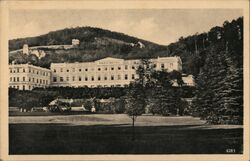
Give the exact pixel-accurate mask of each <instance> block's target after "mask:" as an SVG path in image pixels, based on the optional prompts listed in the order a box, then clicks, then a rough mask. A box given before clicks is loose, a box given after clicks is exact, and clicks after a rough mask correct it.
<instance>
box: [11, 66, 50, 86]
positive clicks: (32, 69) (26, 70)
mask: <svg viewBox="0 0 250 161" xmlns="http://www.w3.org/2000/svg"><path fill="white" fill-rule="evenodd" d="M50 85H51V71H50V70H49V69H46V68H41V67H38V66H34V65H30V64H10V65H9V87H10V88H16V89H19V90H32V89H33V88H35V87H42V88H46V87H49V86H50Z"/></svg>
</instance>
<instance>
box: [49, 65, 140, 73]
mask: <svg viewBox="0 0 250 161" xmlns="http://www.w3.org/2000/svg"><path fill="white" fill-rule="evenodd" d="M121 69H122V68H121V67H117V70H121ZM124 69H125V70H127V69H128V66H127V65H125V66H124ZM131 69H135V66H131ZM102 70H104V71H107V70H115V67H110V68H108V67H102V68H101V67H99V68H97V71H102ZM59 71H60V72H65V71H66V72H75V71H76V69H75V68H71V71H70V70H69V69H66V70H65V69H64V68H60V70H57V69H54V70H53V72H54V73H56V72H59ZM77 71H78V72H82V71H85V72H87V71H89V68H85V69H81V68H79V69H78V70H77ZM91 71H94V68H91Z"/></svg>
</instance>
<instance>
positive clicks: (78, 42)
mask: <svg viewBox="0 0 250 161" xmlns="http://www.w3.org/2000/svg"><path fill="white" fill-rule="evenodd" d="M79 44H80V41H79V40H78V39H72V45H73V46H78V45H79Z"/></svg>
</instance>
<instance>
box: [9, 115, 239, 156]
mask: <svg viewBox="0 0 250 161" xmlns="http://www.w3.org/2000/svg"><path fill="white" fill-rule="evenodd" d="M9 122H10V125H9V136H10V140H9V142H10V148H9V152H10V154H225V153H228V151H230V150H229V149H233V152H232V151H231V152H232V153H236V154H239V153H242V143H243V129H242V126H236V125H234V126H232V125H207V124H205V122H204V121H202V120H200V119H199V118H193V117H162V116H140V117H138V119H137V121H136V130H135V131H136V136H135V138H136V139H135V140H134V141H133V140H132V139H131V138H132V135H131V132H132V128H131V119H130V118H129V117H128V116H126V115H124V114H119V115H118V114H117V115H116V114H115V115H114V114H113V115H112V114H109V115H108V114H106V115H105V114H94V115H69V116H59V115H58V116H16V117H10V118H9Z"/></svg>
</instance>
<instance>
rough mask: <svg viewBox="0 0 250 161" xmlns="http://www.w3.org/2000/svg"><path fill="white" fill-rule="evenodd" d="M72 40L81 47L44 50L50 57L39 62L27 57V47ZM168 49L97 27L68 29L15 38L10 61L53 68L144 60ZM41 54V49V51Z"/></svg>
mask: <svg viewBox="0 0 250 161" xmlns="http://www.w3.org/2000/svg"><path fill="white" fill-rule="evenodd" d="M72 39H78V40H80V45H79V46H78V47H77V48H69V49H64V48H63V49H62V48H59V49H54V48H44V47H43V48H42V49H41V48H40V50H43V51H44V52H45V53H46V55H45V56H44V57H42V58H41V59H38V58H37V57H36V56H35V55H29V56H27V55H23V54H22V51H21V50H20V51H17V52H13V50H18V49H22V47H23V44H28V45H29V47H34V46H48V45H70V44H71V40H72ZM166 49H167V47H166V46H162V45H158V44H155V43H152V42H149V41H146V40H142V39H139V38H136V37H132V36H128V35H125V34H122V33H118V32H112V31H109V30H104V29H100V28H93V27H77V28H70V29H69V28H66V29H63V30H58V31H53V32H49V33H48V34H45V35H41V36H37V37H29V38H22V39H14V40H10V41H9V50H10V51H12V52H10V56H9V62H12V61H13V60H16V61H17V63H27V62H31V63H32V64H35V65H38V66H42V67H47V68H48V67H49V66H50V63H51V62H76V61H77V62H84V61H93V60H97V59H101V58H104V57H107V56H111V57H116V58H124V59H134V58H140V57H156V56H159V55H161V56H166V55H167V53H166ZM37 50H38V51H39V48H38V49H37Z"/></svg>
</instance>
